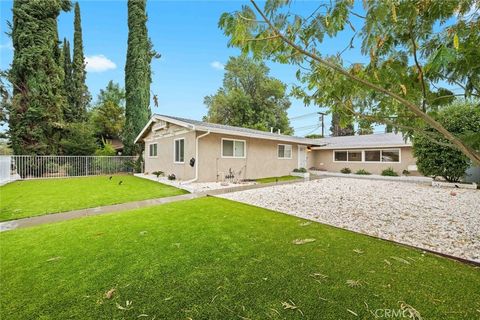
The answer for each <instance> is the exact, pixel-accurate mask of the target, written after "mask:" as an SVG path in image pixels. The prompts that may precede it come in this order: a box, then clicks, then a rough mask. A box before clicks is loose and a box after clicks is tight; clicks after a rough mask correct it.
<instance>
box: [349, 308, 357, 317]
mask: <svg viewBox="0 0 480 320" xmlns="http://www.w3.org/2000/svg"><path fill="white" fill-rule="evenodd" d="M347 311H348V312H350V313H351V314H353V315H354V316H356V317H358V314H357V313H356V312H354V311H352V310H350V309H347Z"/></svg>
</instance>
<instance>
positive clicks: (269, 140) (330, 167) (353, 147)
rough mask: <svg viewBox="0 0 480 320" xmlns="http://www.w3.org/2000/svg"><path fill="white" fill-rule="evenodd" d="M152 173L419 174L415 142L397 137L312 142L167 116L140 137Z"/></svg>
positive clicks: (207, 177)
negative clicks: (312, 170) (306, 171)
mask: <svg viewBox="0 0 480 320" xmlns="http://www.w3.org/2000/svg"><path fill="white" fill-rule="evenodd" d="M141 142H143V143H145V154H144V159H145V168H144V171H145V172H146V173H152V172H155V171H163V172H164V173H165V174H166V175H167V174H175V176H176V178H177V179H179V180H184V181H185V180H188V181H199V182H206V181H223V180H225V179H232V178H234V179H258V178H264V177H274V176H283V175H288V174H289V173H290V172H291V171H292V170H293V169H295V168H316V169H320V170H326V171H334V172H339V171H340V170H341V169H342V168H344V167H349V168H350V169H351V170H352V171H353V172H354V171H356V170H358V169H365V170H367V171H369V172H371V173H376V174H378V173H380V172H381V171H382V170H383V169H386V168H388V167H392V168H393V169H394V170H396V171H397V172H399V173H402V171H403V170H409V171H416V166H415V159H414V158H413V156H412V148H411V143H410V142H408V141H405V140H404V139H403V137H402V136H401V135H399V134H395V133H386V134H373V135H363V136H348V137H328V138H322V139H307V138H301V137H294V136H289V135H283V134H280V133H274V132H265V131H260V130H253V129H247V128H241V127H233V126H227V125H221V124H214V123H208V122H203V121H197V120H190V119H184V118H179V117H172V116H166V115H153V116H152V118H151V119H150V121H149V122H148V123H147V125H146V126H145V127H144V128H143V129H142V131H141V132H140V134H139V135H138V136H137V138H136V139H135V143H141Z"/></svg>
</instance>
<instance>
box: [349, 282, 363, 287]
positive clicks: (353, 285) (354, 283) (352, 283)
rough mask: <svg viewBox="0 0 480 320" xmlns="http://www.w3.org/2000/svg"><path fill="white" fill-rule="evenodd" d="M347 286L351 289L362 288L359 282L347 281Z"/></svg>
mask: <svg viewBox="0 0 480 320" xmlns="http://www.w3.org/2000/svg"><path fill="white" fill-rule="evenodd" d="M347 284H348V286H349V287H351V288H359V287H361V286H362V281H361V280H347Z"/></svg>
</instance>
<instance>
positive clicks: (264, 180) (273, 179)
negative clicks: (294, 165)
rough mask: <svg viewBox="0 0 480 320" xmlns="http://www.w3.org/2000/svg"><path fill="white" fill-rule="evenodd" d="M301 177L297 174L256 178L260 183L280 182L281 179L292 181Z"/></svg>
mask: <svg viewBox="0 0 480 320" xmlns="http://www.w3.org/2000/svg"><path fill="white" fill-rule="evenodd" d="M297 179H301V178H300V177H296V176H281V177H268V178H262V179H257V180H255V181H256V182H258V183H271V182H280V181H290V180H297Z"/></svg>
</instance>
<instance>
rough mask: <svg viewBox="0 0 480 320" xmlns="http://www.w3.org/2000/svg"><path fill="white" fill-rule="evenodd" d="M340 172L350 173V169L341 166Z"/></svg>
mask: <svg viewBox="0 0 480 320" xmlns="http://www.w3.org/2000/svg"><path fill="white" fill-rule="evenodd" d="M340 172H341V173H347V174H348V173H352V170H350V168H343V169H342V170H340Z"/></svg>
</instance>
